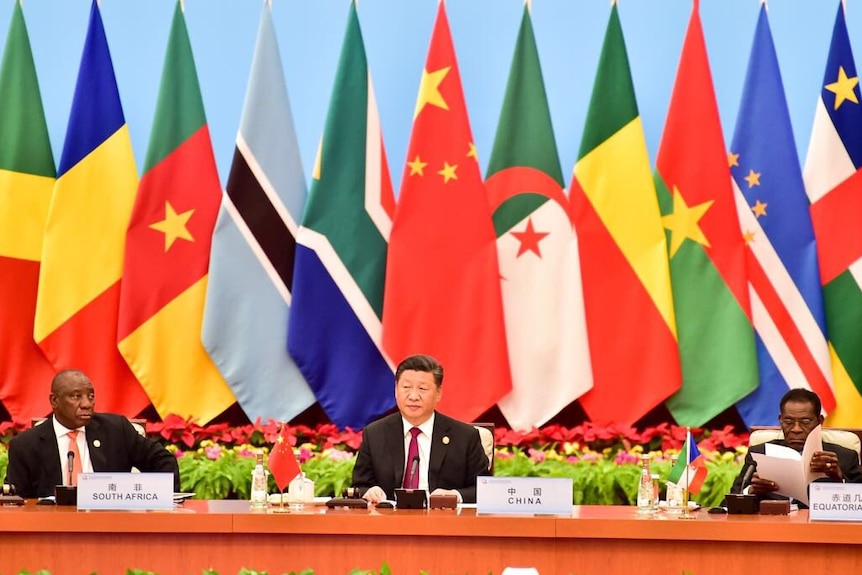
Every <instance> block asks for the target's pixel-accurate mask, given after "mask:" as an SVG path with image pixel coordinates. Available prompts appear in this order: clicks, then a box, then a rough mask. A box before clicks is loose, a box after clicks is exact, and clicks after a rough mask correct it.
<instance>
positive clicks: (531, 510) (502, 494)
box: [476, 475, 572, 515]
mask: <svg viewBox="0 0 862 575" xmlns="http://www.w3.org/2000/svg"><path fill="white" fill-rule="evenodd" d="M476 512H477V513H510V514H511V513H516V514H519V515H571V514H572V480H571V478H563V477H486V476H484V475H480V476H479V477H478V478H477V479H476Z"/></svg>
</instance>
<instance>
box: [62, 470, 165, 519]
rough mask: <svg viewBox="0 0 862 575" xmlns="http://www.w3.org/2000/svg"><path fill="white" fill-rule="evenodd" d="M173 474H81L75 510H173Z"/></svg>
mask: <svg viewBox="0 0 862 575" xmlns="http://www.w3.org/2000/svg"><path fill="white" fill-rule="evenodd" d="M173 507H174V476H173V474H172V473H82V474H81V475H79V476H78V509H112V510H120V511H122V510H127V509H137V510H141V509H145V510H153V509H173Z"/></svg>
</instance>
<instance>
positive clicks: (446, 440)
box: [443, 435, 449, 445]
mask: <svg viewBox="0 0 862 575" xmlns="http://www.w3.org/2000/svg"><path fill="white" fill-rule="evenodd" d="M443 445H449V436H448V435H444V436H443Z"/></svg>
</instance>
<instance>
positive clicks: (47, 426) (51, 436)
mask: <svg viewBox="0 0 862 575" xmlns="http://www.w3.org/2000/svg"><path fill="white" fill-rule="evenodd" d="M37 429H38V430H39V431H38V433H39V443H40V444H41V445H40V446H39V450H38V452H37V453H50V454H51V456H50V457H47V458H43V459H42V469H43V477H53V478H54V485H62V484H63V483H64V480H63V469H62V467H60V449H59V448H58V447H57V434H56V433H54V416H53V415H52V416H50V417H48V419H46V420H45V421H43V422H42V423H40V424H39V426H38V427H37Z"/></svg>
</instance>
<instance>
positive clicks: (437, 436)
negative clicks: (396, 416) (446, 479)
mask: <svg viewBox="0 0 862 575" xmlns="http://www.w3.org/2000/svg"><path fill="white" fill-rule="evenodd" d="M450 427H451V426H450V425H449V421H448V420H447V419H446V418H444V417H443V416H442V415H440V414H439V413H435V415H434V432H433V433H432V434H431V456H430V458H429V461H428V489H429V490H431V491H433V490H434V488H435V487H437V477H438V476H439V472H440V468H441V467H443V461H444V460H445V459H446V452H447V451H448V450H449V441H450V440H451V439H452V438H451V437H449V430H450Z"/></svg>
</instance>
